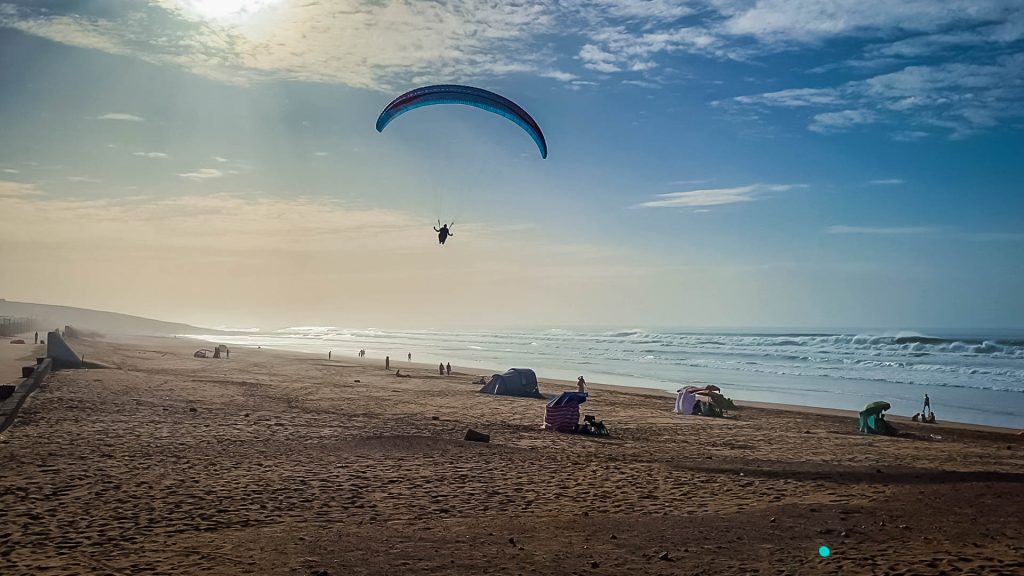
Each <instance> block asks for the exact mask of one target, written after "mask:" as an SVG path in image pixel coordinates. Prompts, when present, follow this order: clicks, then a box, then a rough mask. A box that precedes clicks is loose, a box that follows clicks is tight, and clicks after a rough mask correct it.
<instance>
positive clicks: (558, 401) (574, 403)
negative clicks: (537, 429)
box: [544, 392, 587, 432]
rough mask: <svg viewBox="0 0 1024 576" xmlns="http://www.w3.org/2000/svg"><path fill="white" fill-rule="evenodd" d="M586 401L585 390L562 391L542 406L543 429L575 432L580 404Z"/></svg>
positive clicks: (578, 419) (578, 420)
mask: <svg viewBox="0 0 1024 576" xmlns="http://www.w3.org/2000/svg"><path fill="white" fill-rule="evenodd" d="M586 401H587V393H586V392H562V394H561V395H560V396H558V397H557V398H552V399H551V400H549V401H548V404H547V406H545V407H544V429H545V430H554V431H555V432H575V431H576V426H577V424H579V422H580V404H583V403H584V402H586Z"/></svg>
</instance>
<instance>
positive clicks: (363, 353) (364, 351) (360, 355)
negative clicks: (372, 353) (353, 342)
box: [359, 350, 366, 358]
mask: <svg viewBox="0 0 1024 576" xmlns="http://www.w3.org/2000/svg"><path fill="white" fill-rule="evenodd" d="M363 356H366V350H360V351H359V357H360V358H362V357H363Z"/></svg>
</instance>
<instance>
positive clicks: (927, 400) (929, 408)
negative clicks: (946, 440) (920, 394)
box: [921, 394, 932, 416]
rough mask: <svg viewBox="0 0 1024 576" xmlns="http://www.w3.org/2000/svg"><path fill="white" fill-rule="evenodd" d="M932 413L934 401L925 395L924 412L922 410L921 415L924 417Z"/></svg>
mask: <svg viewBox="0 0 1024 576" xmlns="http://www.w3.org/2000/svg"><path fill="white" fill-rule="evenodd" d="M931 411H932V401H931V399H930V398H928V395H927V394H925V395H924V410H921V415H922V416H927V415H928V413H929V412H931Z"/></svg>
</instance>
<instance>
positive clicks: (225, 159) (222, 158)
mask: <svg viewBox="0 0 1024 576" xmlns="http://www.w3.org/2000/svg"><path fill="white" fill-rule="evenodd" d="M210 158H213V159H214V160H216V161H217V162H230V160H228V159H227V158H224V157H223V156H211V157H210Z"/></svg>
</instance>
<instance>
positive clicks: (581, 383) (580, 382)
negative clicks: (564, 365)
mask: <svg viewBox="0 0 1024 576" xmlns="http://www.w3.org/2000/svg"><path fill="white" fill-rule="evenodd" d="M576 391H577V392H582V393H584V394H586V393H587V381H586V380H584V379H583V376H580V377H579V378H578V379H577V380H576Z"/></svg>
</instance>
